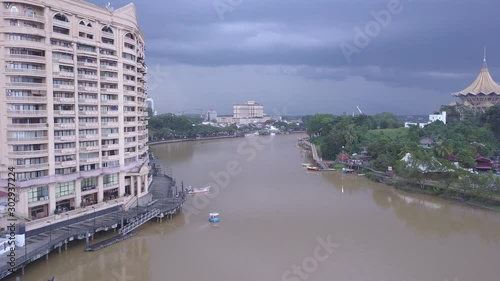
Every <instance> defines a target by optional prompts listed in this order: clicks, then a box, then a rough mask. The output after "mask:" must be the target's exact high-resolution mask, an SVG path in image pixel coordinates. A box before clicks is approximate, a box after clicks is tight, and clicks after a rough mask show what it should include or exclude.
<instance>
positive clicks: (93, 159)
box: [80, 158, 100, 164]
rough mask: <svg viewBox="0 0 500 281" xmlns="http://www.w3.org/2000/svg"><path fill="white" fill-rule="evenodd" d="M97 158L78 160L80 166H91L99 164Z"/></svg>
mask: <svg viewBox="0 0 500 281" xmlns="http://www.w3.org/2000/svg"><path fill="white" fill-rule="evenodd" d="M99 161H100V159H99V158H89V159H80V164H92V163H94V164H95V163H99Z"/></svg>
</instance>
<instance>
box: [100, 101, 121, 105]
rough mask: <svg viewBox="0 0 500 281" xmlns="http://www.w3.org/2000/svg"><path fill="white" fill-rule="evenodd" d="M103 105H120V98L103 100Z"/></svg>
mask: <svg viewBox="0 0 500 281" xmlns="http://www.w3.org/2000/svg"><path fill="white" fill-rule="evenodd" d="M101 104H103V105H118V100H101Z"/></svg>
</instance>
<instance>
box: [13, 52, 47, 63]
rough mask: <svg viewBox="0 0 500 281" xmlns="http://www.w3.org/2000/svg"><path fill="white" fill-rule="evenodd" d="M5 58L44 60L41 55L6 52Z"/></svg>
mask: <svg viewBox="0 0 500 281" xmlns="http://www.w3.org/2000/svg"><path fill="white" fill-rule="evenodd" d="M5 57H6V58H8V59H13V60H23V61H25V60H26V61H37V62H40V61H45V57H42V56H34V55H22V54H7V55H5Z"/></svg>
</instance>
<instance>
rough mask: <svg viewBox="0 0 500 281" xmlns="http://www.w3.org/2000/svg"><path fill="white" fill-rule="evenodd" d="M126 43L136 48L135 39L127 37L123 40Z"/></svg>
mask: <svg viewBox="0 0 500 281" xmlns="http://www.w3.org/2000/svg"><path fill="white" fill-rule="evenodd" d="M123 41H124V42H125V43H129V44H132V45H134V46H135V44H136V42H135V40H134V39H131V38H128V37H125V39H124V40H123Z"/></svg>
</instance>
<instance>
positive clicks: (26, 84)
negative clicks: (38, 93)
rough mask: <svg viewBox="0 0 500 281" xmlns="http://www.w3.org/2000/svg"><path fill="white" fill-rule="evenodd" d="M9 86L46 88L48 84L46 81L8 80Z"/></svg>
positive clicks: (7, 84)
mask: <svg viewBox="0 0 500 281" xmlns="http://www.w3.org/2000/svg"><path fill="white" fill-rule="evenodd" d="M5 85H6V86H7V87H23V88H28V89H31V88H45V87H46V86H47V85H46V84H45V83H30V82H7V83H5Z"/></svg>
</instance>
